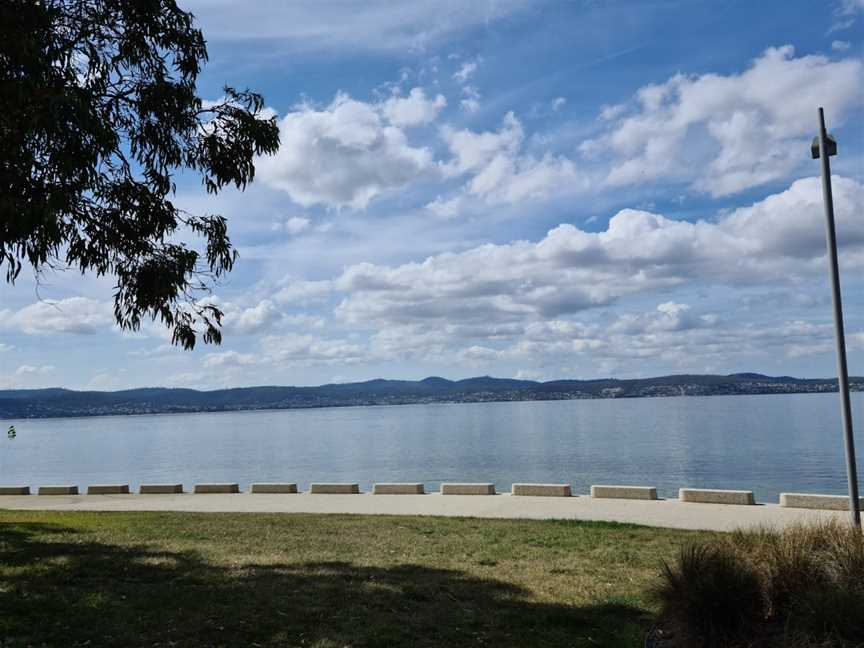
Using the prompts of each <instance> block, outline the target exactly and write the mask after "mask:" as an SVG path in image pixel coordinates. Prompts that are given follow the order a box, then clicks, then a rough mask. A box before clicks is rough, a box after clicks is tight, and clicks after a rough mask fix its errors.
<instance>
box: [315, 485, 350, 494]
mask: <svg viewBox="0 0 864 648" xmlns="http://www.w3.org/2000/svg"><path fill="white" fill-rule="evenodd" d="M359 492H360V485H359V484H310V485H309V493H310V494H312V495H357V494H358V493H359Z"/></svg>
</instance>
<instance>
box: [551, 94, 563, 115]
mask: <svg viewBox="0 0 864 648" xmlns="http://www.w3.org/2000/svg"><path fill="white" fill-rule="evenodd" d="M565 105H567V99H566V98H565V97H556V98H555V99H553V100H552V111H553V112H558V111H559V110H561V109H562V108H564V106H565Z"/></svg>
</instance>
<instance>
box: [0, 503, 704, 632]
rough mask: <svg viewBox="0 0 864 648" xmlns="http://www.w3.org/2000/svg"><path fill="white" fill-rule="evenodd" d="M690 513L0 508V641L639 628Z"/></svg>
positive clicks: (649, 617)
mask: <svg viewBox="0 0 864 648" xmlns="http://www.w3.org/2000/svg"><path fill="white" fill-rule="evenodd" d="M708 535H709V534H700V533H696V532H688V531H675V530H667V529H649V528H645V527H638V526H633V525H623V524H613V523H599V522H598V523H592V522H564V521H527V520H523V521H520V520H478V519H462V518H428V517H384V516H349V515H269V514H216V513H197V514H196V513H89V512H87V513H85V512H76V513H71V512H63V513H55V512H46V511H39V512H23V511H22V512H15V511H0V646H2V647H3V648H7V647H11V646H34V647H38V646H123V647H127V646H148V647H154V646H165V647H168V646H178V647H184V648H185V647H187V646H193V647H194V646H244V647H255V646H280V647H283V646H298V647H299V646H303V647H311V648H343V647H347V646H351V647H370V648H371V647H378V646H382V647H383V646H388V647H389V646H423V647H429V648H432V647H436V648H446V647H448V646H468V645H470V646H490V647H496V648H497V647H500V648H511V647H512V648H516V647H520V648H521V647H524V646H544V647H546V646H548V647H553V646H562V647H563V646H567V647H568V648H573V647H577V646H578V647H581V646H585V647H587V646H592V647H594V646H622V647H624V646H627V647H630V646H638V645H641V644H640V642H641V640H642V637H643V636H644V633H645V631H646V630H647V628H648V627H649V626H650V625H651V623H652V622H653V619H654V615H655V613H656V609H655V608H654V607H652V605H653V604H652V603H651V600H650V598H649V596H648V595H647V594H646V592H647V591H648V590H649V589H650V585H651V583H652V582H653V581H654V580H655V579H656V578H657V576H658V574H659V573H660V561H661V559H666V560H671V559H672V558H673V557H674V556H675V555H677V553H678V550H679V548H680V547H681V546H683V545H684V544H686V543H687V542H690V541H693V540H697V539H699V538H700V537H703V538H704V537H707V536H708Z"/></svg>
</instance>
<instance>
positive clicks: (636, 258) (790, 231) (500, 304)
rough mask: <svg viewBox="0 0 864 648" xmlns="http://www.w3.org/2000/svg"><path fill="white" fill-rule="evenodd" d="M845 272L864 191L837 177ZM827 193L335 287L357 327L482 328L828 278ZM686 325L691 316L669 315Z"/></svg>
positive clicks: (621, 221) (863, 234)
mask: <svg viewBox="0 0 864 648" xmlns="http://www.w3.org/2000/svg"><path fill="white" fill-rule="evenodd" d="M834 189H835V200H836V207H837V226H838V231H840V232H841V233H842V235H841V241H842V244H843V246H844V251H843V256H844V267H846V268H850V269H851V268H859V267H864V222H862V220H861V219H860V218H858V217H856V214H858V213H860V212H861V211H862V209H864V187H862V185H861V184H859V183H857V182H855V181H853V180H850V179H847V178H841V177H836V178H835V179H834ZM823 237H824V232H823V223H822V205H821V189H820V183H819V180H818V179H817V178H806V179H803V180H799V181H796V182H795V183H793V184H792V185H791V186H790V187H789V188H788V189H787V190H785V191H783V192H781V193H779V194H775V195H772V196H769V197H768V198H766V199H765V200H762V201H760V202H758V203H756V204H754V205H751V206H749V207H744V208H740V209H737V210H735V211H733V212H731V213H729V214H728V215H725V216H723V217H721V218H720V219H718V220H716V221H705V220H703V221H698V222H695V223H692V222H688V221H679V220H672V219H669V218H666V217H664V216H662V215H659V214H653V213H650V212H645V211H639V210H633V209H624V210H621V211H620V212H618V213H617V214H616V215H615V216H613V217H612V218H611V219H610V221H609V225H608V227H607V229H606V230H605V231H601V232H586V231H583V230H581V229H579V228H577V227H575V226H574V225H569V224H564V225H560V226H558V227H556V228H555V229H553V230H551V231H550V232H549V233H548V234H547V235H546V236H545V237H544V238H543V239H541V240H540V241H538V242H536V243H534V242H530V241H516V242H514V243H510V244H507V245H491V244H488V245H482V246H480V247H477V248H473V249H471V250H468V251H465V252H460V253H447V254H440V255H437V256H432V257H429V258H428V259H426V260H425V261H423V262H422V263H408V264H404V265H400V266H395V267H391V266H382V265H374V264H371V263H361V264H356V265H353V266H350V267H348V268H347V269H346V270H345V271H344V273H343V274H342V275H341V276H340V277H339V278H338V279H337V280H336V282H335V286H336V288H337V289H338V290H340V291H342V292H344V293H346V295H347V296H346V297H345V298H344V299H343V301H342V302H341V303H340V305H339V306H338V308H337V313H338V315H339V316H340V317H341V318H342V319H344V320H346V321H348V322H351V323H356V324H360V323H377V324H378V325H380V326H389V325H395V326H404V325H410V324H417V323H427V324H428V323H435V325H440V324H441V323H443V322H447V323H448V324H451V325H452V324H455V323H461V324H463V325H483V326H488V325H490V324H492V323H506V322H524V321H531V320H532V319H533V320H542V319H549V318H556V317H560V316H562V315H568V314H574V313H578V312H580V311H585V310H587V309H590V308H593V307H597V306H604V305H608V304H611V303H613V302H614V301H616V300H617V299H619V298H621V297H624V296H627V295H633V294H638V293H647V292H652V291H657V290H661V289H666V288H670V287H673V286H679V285H683V284H686V283H691V282H695V281H701V282H709V283H711V282H713V283H723V284H727V285H741V286H746V285H758V284H762V283H765V282H788V281H795V278H796V277H801V276H802V275H808V276H809V275H812V274H814V273H815V272H822V271H824V268H823V267H822V265H823V264H822V257H823V255H824V239H823ZM661 310H662V311H664V312H665V314H666V315H670V316H671V315H674V316H675V317H676V318H677V319H678V320H679V321H683V320H684V318H685V316H686V315H687V313H686V311H682V310H680V309H677V310H676V307H674V304H672V303H669V304H666V305H664V306H663V309H661Z"/></svg>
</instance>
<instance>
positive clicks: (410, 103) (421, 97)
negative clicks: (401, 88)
mask: <svg viewBox="0 0 864 648" xmlns="http://www.w3.org/2000/svg"><path fill="white" fill-rule="evenodd" d="M446 105H447V99H445V98H444V95H440V94H439V95H437V96H436V97H435V99H427V98H426V93H425V92H424V91H423V88H412V89H411V92H410V93H408V96H407V97H401V96H399V95H394V96H392V97H390V98H389V99H388V100H387V101H385V102H384V104H383V106H382V109H381V110H382V112H383V113H384V116H385V117H386V118H387V119H388V120H389V121H390V123H391V124H393V125H394V126H421V125H423V124H428V123H430V122H432V121H435V119H436V118H437V117H438V113H439V112H441V109H442V108H444V107H445V106H446Z"/></svg>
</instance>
